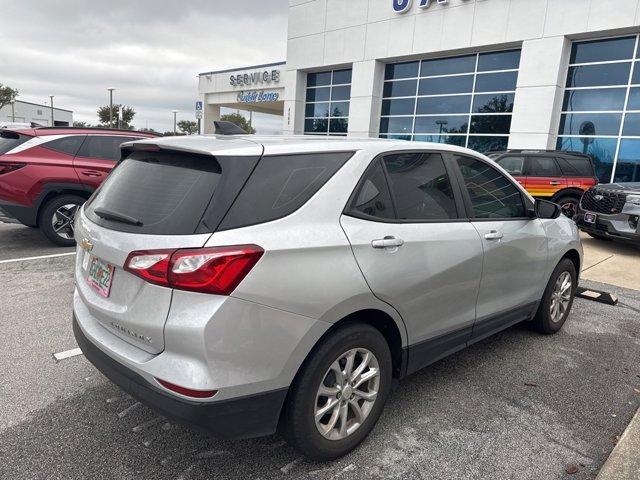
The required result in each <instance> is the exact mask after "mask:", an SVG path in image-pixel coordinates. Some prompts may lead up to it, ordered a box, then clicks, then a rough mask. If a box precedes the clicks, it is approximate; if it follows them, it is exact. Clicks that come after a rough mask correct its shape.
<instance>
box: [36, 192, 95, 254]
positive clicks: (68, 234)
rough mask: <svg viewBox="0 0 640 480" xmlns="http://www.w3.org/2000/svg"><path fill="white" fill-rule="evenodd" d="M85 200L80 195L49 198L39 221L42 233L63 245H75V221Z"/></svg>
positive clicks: (57, 243)
mask: <svg viewBox="0 0 640 480" xmlns="http://www.w3.org/2000/svg"><path fill="white" fill-rule="evenodd" d="M85 201H86V200H85V199H84V198H82V197H80V196H78V195H60V196H58V197H55V198H53V199H51V200H49V201H48V202H47V204H46V205H45V206H44V207H43V208H42V211H41V212H40V218H39V221H38V226H39V227H40V230H42V233H44V235H45V236H46V237H47V238H48V239H49V240H51V241H52V242H53V243H55V244H56V245H60V246H61V247H71V246H73V245H75V244H76V241H75V239H74V230H73V229H74V224H73V222H74V220H75V218H76V213H77V212H78V211H79V210H80V207H81V206H82V204H83V203H84V202H85Z"/></svg>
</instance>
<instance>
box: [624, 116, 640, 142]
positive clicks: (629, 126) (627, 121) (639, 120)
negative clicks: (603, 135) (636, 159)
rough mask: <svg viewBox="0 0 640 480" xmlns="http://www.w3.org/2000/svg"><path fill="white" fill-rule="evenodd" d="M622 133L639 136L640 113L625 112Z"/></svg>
mask: <svg viewBox="0 0 640 480" xmlns="http://www.w3.org/2000/svg"><path fill="white" fill-rule="evenodd" d="M622 135H624V136H629V137H640V113H627V115H626V116H625V117H624V127H623V129H622Z"/></svg>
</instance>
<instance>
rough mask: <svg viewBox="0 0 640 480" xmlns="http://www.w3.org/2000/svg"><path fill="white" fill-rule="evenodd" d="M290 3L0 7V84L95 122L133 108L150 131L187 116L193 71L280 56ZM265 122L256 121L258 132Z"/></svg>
mask: <svg viewBox="0 0 640 480" xmlns="http://www.w3.org/2000/svg"><path fill="white" fill-rule="evenodd" d="M287 7H288V1H287V0H235V1H234V0H226V1H224V0H188V1H186V2H175V1H168V0H137V1H135V2H132V1H124V0H110V1H108V2H93V1H91V2H88V1H86V0H83V1H80V0H56V1H46V2H43V1H36V0H21V1H18V2H15V1H12V0H0V12H2V28H1V31H0V40H1V42H0V44H1V45H2V48H1V49H0V83H4V84H8V85H10V86H12V87H13V88H17V89H18V90H19V91H20V97H19V98H20V99H22V100H25V101H32V102H36V103H43V102H44V101H45V99H48V97H49V95H55V100H54V102H55V105H56V106H57V107H60V108H66V109H69V110H73V111H74V118H75V120H80V121H88V122H91V123H97V115H96V110H97V108H98V107H99V106H101V105H105V104H107V103H108V92H107V90H106V89H107V88H109V87H113V88H115V89H116V91H115V93H114V101H115V102H117V103H124V104H126V105H130V106H132V107H133V108H134V109H135V110H136V112H137V115H136V118H135V120H134V124H135V125H136V126H137V127H139V128H140V127H145V126H146V125H148V126H149V127H152V128H154V129H156V130H161V131H165V130H171V129H172V128H173V116H172V114H171V111H172V110H179V112H180V113H178V120H180V119H189V120H191V119H193V118H194V111H193V110H194V102H195V100H197V74H198V73H199V72H204V71H211V70H218V69H226V68H234V67H241V66H245V65H254V64H260V63H270V62H276V61H281V60H283V59H285V57H286V31H287ZM276 120H277V121H274V119H273V118H272V116H267V115H254V126H256V127H257V128H258V130H259V131H260V132H261V133H267V132H268V131H269V132H270V131H274V130H275V131H277V129H278V128H277V122H280V123H281V121H280V119H276Z"/></svg>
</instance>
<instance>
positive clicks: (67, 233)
mask: <svg viewBox="0 0 640 480" xmlns="http://www.w3.org/2000/svg"><path fill="white" fill-rule="evenodd" d="M78 208H80V205H77V204H75V203H68V204H66V205H62V206H61V207H60V208H58V209H57V210H56V211H55V212H54V214H53V216H52V217H51V226H52V227H53V231H54V232H56V234H57V235H58V236H60V237H62V238H64V239H66V240H71V239H73V236H74V230H73V229H74V225H73V222H74V220H75V218H76V213H77V212H78Z"/></svg>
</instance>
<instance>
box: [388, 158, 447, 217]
mask: <svg viewBox="0 0 640 480" xmlns="http://www.w3.org/2000/svg"><path fill="white" fill-rule="evenodd" d="M384 164H385V166H386V168H387V172H388V173H389V183H390V187H391V193H392V195H393V199H394V203H395V206H396V211H397V215H398V219H400V220H407V221H411V220H415V221H422V220H448V219H452V218H458V214H457V210H456V202H455V199H454V196H453V189H452V188H451V183H450V181H449V176H448V175H447V170H446V169H445V166H444V161H443V160H442V156H441V155H440V154H438V153H399V154H393V155H387V156H385V157H384Z"/></svg>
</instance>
